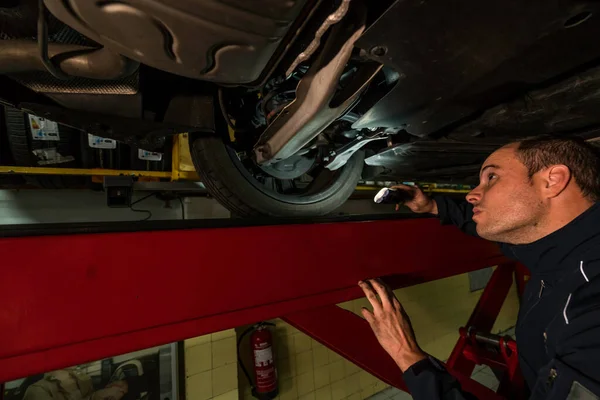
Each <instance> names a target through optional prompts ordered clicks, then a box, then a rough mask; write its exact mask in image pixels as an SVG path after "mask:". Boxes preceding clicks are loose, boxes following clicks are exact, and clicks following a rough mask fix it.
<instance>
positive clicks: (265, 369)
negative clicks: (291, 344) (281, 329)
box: [238, 322, 279, 400]
mask: <svg viewBox="0 0 600 400" xmlns="http://www.w3.org/2000/svg"><path fill="white" fill-rule="evenodd" d="M268 326H275V325H274V324H271V323H268V322H260V323H258V324H256V325H254V326H251V327H250V328H248V329H246V330H245V331H244V333H242V334H241V335H240V338H239V339H238V349H239V347H240V343H241V342H242V339H243V338H244V337H245V336H246V335H247V334H248V333H250V332H252V334H251V335H250V350H251V351H252V367H253V370H254V382H253V380H252V378H251V377H250V374H249V373H248V371H247V370H246V367H245V366H244V363H243V362H242V360H241V358H240V356H239V351H238V361H239V363H240V366H241V368H242V371H244V375H246V378H247V379H248V382H250V386H251V387H252V395H253V396H254V397H256V398H257V399H260V400H272V399H274V398H275V397H277V395H278V394H279V388H278V386H277V368H276V367H275V358H274V357H273V336H272V335H271V331H270V330H269V328H268Z"/></svg>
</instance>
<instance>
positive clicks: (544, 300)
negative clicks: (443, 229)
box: [359, 138, 600, 400]
mask: <svg viewBox="0 0 600 400" xmlns="http://www.w3.org/2000/svg"><path fill="white" fill-rule="evenodd" d="M479 179H480V183H479V186H477V187H476V188H475V189H473V190H472V191H471V192H470V193H469V194H468V195H467V196H466V199H467V201H466V202H464V201H463V202H460V201H455V200H453V199H451V198H448V197H443V196H440V197H435V198H434V199H430V198H429V197H427V196H426V195H425V194H423V192H422V191H421V190H420V189H418V188H415V187H411V186H398V187H397V188H398V189H399V190H406V191H409V192H411V194H412V200H409V201H407V202H406V203H405V205H406V206H408V207H409V208H410V209H411V210H412V211H413V212H416V213H431V214H434V215H437V216H438V217H439V218H440V220H441V222H442V223H443V224H454V225H456V226H457V227H459V228H460V229H461V230H462V231H464V232H466V233H468V234H471V235H476V236H480V237H482V238H484V239H488V240H492V241H496V242H499V243H500V246H501V248H502V251H503V253H504V254H505V255H506V256H507V257H510V258H512V259H515V260H518V261H519V262H521V263H523V264H524V265H525V266H527V268H529V270H530V271H531V279H530V280H529V283H528V284H527V286H526V289H525V293H524V296H523V299H522V303H521V309H520V310H519V317H518V320H517V328H516V337H517V345H518V348H519V359H520V366H521V369H522V371H523V375H524V377H525V380H526V382H527V384H528V386H529V389H530V390H531V397H530V398H531V399H552V400H555V399H598V398H600V203H597V201H598V200H599V199H600V158H599V156H598V153H597V149H596V148H595V147H594V146H592V145H591V144H588V143H586V142H584V141H583V140H579V139H562V138H538V139H530V140H524V141H522V142H519V143H512V144H509V145H507V146H504V147H502V148H500V149H499V150H497V151H495V152H494V153H493V154H492V155H490V156H489V157H488V159H487V160H486V161H485V162H484V164H483V166H482V167H481V170H480V176H479ZM432 245H434V246H435V243H432ZM359 285H360V287H361V288H362V289H363V290H364V292H365V295H366V296H367V298H368V299H369V301H370V303H371V305H372V306H373V311H370V310H367V309H366V308H365V309H363V316H364V317H365V319H366V320H367V321H368V322H369V324H370V325H371V328H372V329H373V331H374V333H375V335H376V336H377V339H378V340H379V342H380V344H381V345H382V346H383V348H384V349H385V350H386V351H387V352H388V353H389V354H390V356H392V358H393V359H394V360H395V361H396V363H397V364H398V367H399V368H400V369H401V370H402V372H403V374H404V380H405V382H406V384H407V386H408V388H409V389H410V391H411V393H412V395H413V398H415V399H427V400H433V399H471V398H473V396H472V395H471V394H469V393H466V392H463V391H462V390H461V387H460V385H459V383H458V382H457V381H456V380H455V379H454V378H453V377H452V376H451V375H450V374H449V373H448V372H447V371H446V370H445V368H444V367H443V366H442V364H440V363H439V362H438V361H437V360H435V359H433V358H432V357H431V356H429V355H427V354H426V353H424V352H423V351H422V350H421V348H420V347H419V345H418V343H417V341H416V339H415V335H414V332H413V330H412V327H411V324H410V320H409V318H408V316H407V315H406V313H405V312H404V311H403V309H402V306H401V305H400V303H399V302H398V300H397V299H396V297H395V296H394V295H393V292H391V290H390V289H389V288H387V287H386V286H385V285H384V284H382V283H381V282H380V281H378V280H369V281H364V282H360V283H359Z"/></svg>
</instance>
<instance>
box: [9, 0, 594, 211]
mask: <svg viewBox="0 0 600 400" xmlns="http://www.w3.org/2000/svg"><path fill="white" fill-rule="evenodd" d="M599 8H600V4H598V3H596V2H591V1H587V2H586V1H553V2H546V1H532V2H525V3H524V2H520V1H516V0H515V1H512V0H511V1H496V0H494V1H490V2H476V1H472V0H468V1H463V2H459V3H452V2H441V1H421V0H415V1H412V0H410V1H392V0H384V1H379V2H376V3H369V2H366V1H361V0H336V1H326V0H289V1H276V0H254V1H242V0H227V1H225V0H221V1H217V0H205V1H192V0H177V1H170V2H161V1H142V0H127V1H101V2H89V1H87V0H39V1H38V0H3V1H1V2H0V39H2V40H0V74H2V75H1V76H0V85H1V86H0V87H1V89H0V99H1V101H2V103H3V104H4V105H5V106H6V107H7V108H11V109H17V110H22V111H23V112H26V113H30V114H34V115H37V116H39V117H42V118H46V119H49V120H52V121H56V122H58V123H60V124H64V125H65V126H68V127H70V128H71V129H76V130H81V131H84V132H87V133H90V134H93V135H97V136H99V137H105V138H110V139H115V140H118V141H120V142H123V143H127V144H131V145H135V146H136V147H138V148H140V149H144V150H149V151H152V150H156V149H160V148H162V147H163V146H164V145H165V140H166V139H165V138H167V137H169V136H170V135H173V134H176V133H181V132H189V133H190V151H191V154H192V158H193V159H194V164H195V166H196V169H197V172H198V174H199V175H200V177H201V179H202V181H203V182H204V184H205V185H206V187H207V189H208V190H209V191H210V192H211V194H212V195H213V196H215V197H216V198H217V199H218V200H219V201H221V202H222V203H223V204H224V205H225V206H226V207H228V208H229V209H230V210H232V211H233V212H234V213H235V214H236V215H240V216H247V215H257V214H266V215H272V216H296V215H298V216H307V215H322V214H327V213H329V212H331V211H333V210H334V209H335V208H336V207H337V206H339V204H341V202H343V201H344V200H346V199H347V198H348V196H350V194H351V193H352V191H353V189H354V187H355V185H356V183H357V182H358V181H359V180H360V179H363V180H364V179H370V180H395V181H402V180H404V181H412V180H431V179H435V180H436V181H438V182H455V183H474V182H476V181H477V178H478V171H479V167H480V164H481V162H482V161H483V160H484V159H485V158H486V157H487V155H489V154H490V153H491V152H492V151H493V150H494V149H496V148H497V147H499V146H501V145H503V144H506V143H508V142H511V141H516V140H519V139H522V138H525V137H530V136H535V135H540V134H552V135H578V136H581V137H583V138H584V139H586V140H589V141H591V142H594V141H595V140H596V139H597V138H598V137H600V132H599V131H598V127H599V124H600V116H599V115H598V113H597V112H595V110H596V108H597V106H598V103H599V101H600V47H598V46H597V44H596V40H595V38H597V37H599V36H600V24H598V23H597V21H596V19H597V13H598V11H599Z"/></svg>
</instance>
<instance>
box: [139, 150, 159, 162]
mask: <svg viewBox="0 0 600 400" xmlns="http://www.w3.org/2000/svg"><path fill="white" fill-rule="evenodd" d="M138 158H139V159H140V160H144V161H160V160H162V153H157V152H155V151H147V150H142V149H138Z"/></svg>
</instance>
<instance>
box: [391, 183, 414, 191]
mask: <svg viewBox="0 0 600 400" xmlns="http://www.w3.org/2000/svg"><path fill="white" fill-rule="evenodd" d="M390 189H400V190H408V191H411V192H412V191H413V190H414V189H415V187H414V186H410V185H403V184H401V183H399V184H397V185H394V186H392V187H390Z"/></svg>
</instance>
